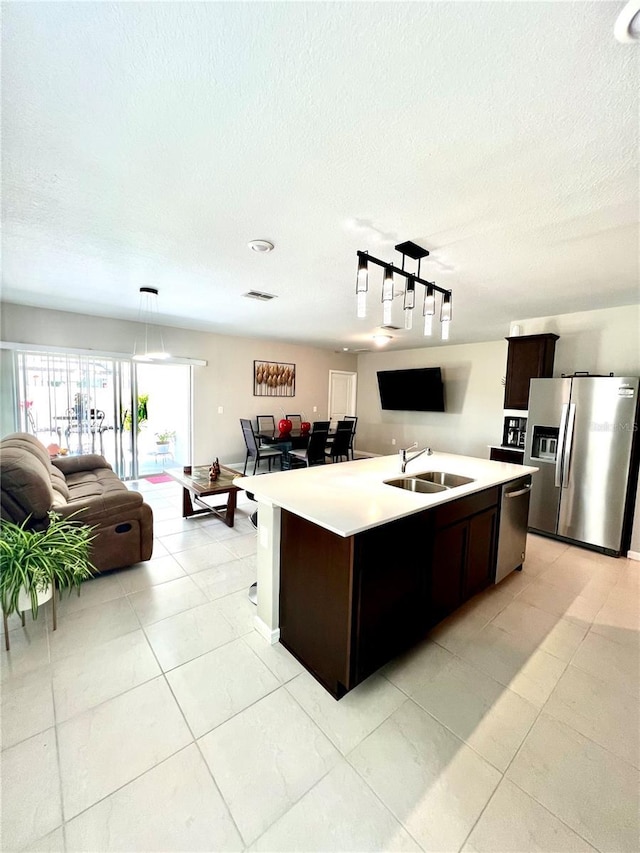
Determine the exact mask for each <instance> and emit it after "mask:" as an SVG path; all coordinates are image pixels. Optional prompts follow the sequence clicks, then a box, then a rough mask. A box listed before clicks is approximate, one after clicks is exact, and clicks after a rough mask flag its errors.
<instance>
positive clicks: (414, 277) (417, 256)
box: [356, 240, 452, 341]
mask: <svg viewBox="0 0 640 853" xmlns="http://www.w3.org/2000/svg"><path fill="white" fill-rule="evenodd" d="M395 248H396V251H397V252H400V254H401V255H402V268H400V267H397V266H394V265H393V264H391V263H389V261H381V260H380V259H379V258H374V257H373V256H372V255H370V254H369V253H368V252H360V251H359V252H358V253H357V255H358V273H357V278H356V303H357V310H356V313H357V316H358V317H359V318H364V317H366V316H367V293H368V290H369V264H375V265H376V266H379V267H382V268H383V270H384V272H383V281H382V325H383V326H390V325H391V322H392V319H391V311H392V306H393V299H394V296H399V295H400V293H394V291H393V283H394V276H402V277H403V278H404V279H406V285H405V289H404V291H401V293H404V305H403V309H404V327H405V329H412V328H413V309H414V308H415V306H416V295H415V289H416V284H421V285H422V286H423V287H424V288H425V294H424V302H423V305H422V314H423V318H424V324H423V332H424V334H425V335H426V336H429V335H431V334H432V332H433V318H434V316H435V313H436V294H437V293H439V294H440V295H441V297H442V301H441V307H440V326H441V329H440V336H441V338H442V340H443V341H446V340H449V325H450V323H451V303H452V294H451V291H450V290H445V289H444V288H442V287H438V285H437V284H436V283H435V282H433V281H426V280H425V279H422V278H420V262H421V260H422V259H423V258H426V257H427V256H428V255H429V252H428V250H427V249H423V248H422V246H418V245H417V243H413V242H412V241H411V240H407V241H406V242H404V243H398V245H397V246H396V247H395ZM406 258H411V259H412V260H415V261H417V262H418V265H417V270H416V272H409V271H407V270H405V260H406Z"/></svg>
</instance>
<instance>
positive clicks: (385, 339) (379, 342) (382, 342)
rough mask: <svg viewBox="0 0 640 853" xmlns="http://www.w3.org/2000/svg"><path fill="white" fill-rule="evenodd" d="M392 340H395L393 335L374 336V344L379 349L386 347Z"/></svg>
mask: <svg viewBox="0 0 640 853" xmlns="http://www.w3.org/2000/svg"><path fill="white" fill-rule="evenodd" d="M391 340H393V338H392V337H391V335H374V336H373V342H374V344H375V345H376V346H377V347H384V346H386V345H387V344H388V343H389V341H391Z"/></svg>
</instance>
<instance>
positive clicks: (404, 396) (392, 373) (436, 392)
mask: <svg viewBox="0 0 640 853" xmlns="http://www.w3.org/2000/svg"><path fill="white" fill-rule="evenodd" d="M378 389H379V391H380V405H381V406H382V408H383V409H391V410H393V411H397V412H444V385H443V383H442V374H441V372H440V368H439V367H417V368H413V369H410V370H379V371H378Z"/></svg>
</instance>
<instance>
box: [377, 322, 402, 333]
mask: <svg viewBox="0 0 640 853" xmlns="http://www.w3.org/2000/svg"><path fill="white" fill-rule="evenodd" d="M380 328H381V329H384V330H385V332H397V331H398V330H399V329H400V326H391V325H390V324H389V323H387V324H386V325H385V326H380Z"/></svg>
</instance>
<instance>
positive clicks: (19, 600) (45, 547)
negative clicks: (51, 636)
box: [0, 511, 95, 651]
mask: <svg viewBox="0 0 640 853" xmlns="http://www.w3.org/2000/svg"><path fill="white" fill-rule="evenodd" d="M73 515H76V513H74V514H73ZM48 516H49V523H48V525H47V527H46V528H45V529H44V530H30V529H29V528H28V527H27V524H28V521H29V518H28V517H27V518H26V519H25V520H24V521H23V522H22V523H21V524H16V523H15V522H13V521H5V520H3V521H2V524H0V606H1V607H2V614H3V617H4V631H5V646H6V648H7V651H8V650H9V632H8V627H7V617H8V616H10V615H11V614H12V613H20V614H24V611H25V610H31V613H32V616H33V618H34V619H35V618H36V617H37V615H38V607H39V606H40V605H41V604H44V602H46V601H48V600H49V599H50V598H52V599H53V608H54V610H53V613H54V624H53V627H54V630H55V628H56V624H55V590H56V587H57V588H58V589H60V590H62V589H69V590H70V589H71V588H72V587H75V588H76V589H78V592H79V591H80V585H81V584H82V582H83V581H84V580H87V579H88V578H90V577H92V576H93V573H94V571H95V568H94V566H93V565H92V563H91V561H90V559H89V553H90V546H91V541H92V539H93V538H94V537H93V536H92V530H93V527H89V526H87V525H86V524H81V523H80V522H79V521H76V520H75V519H74V518H73V516H69V517H68V518H63V517H62V516H61V515H59V514H58V513H56V512H53V511H50V512H49V513H48ZM23 624H24V615H23Z"/></svg>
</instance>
